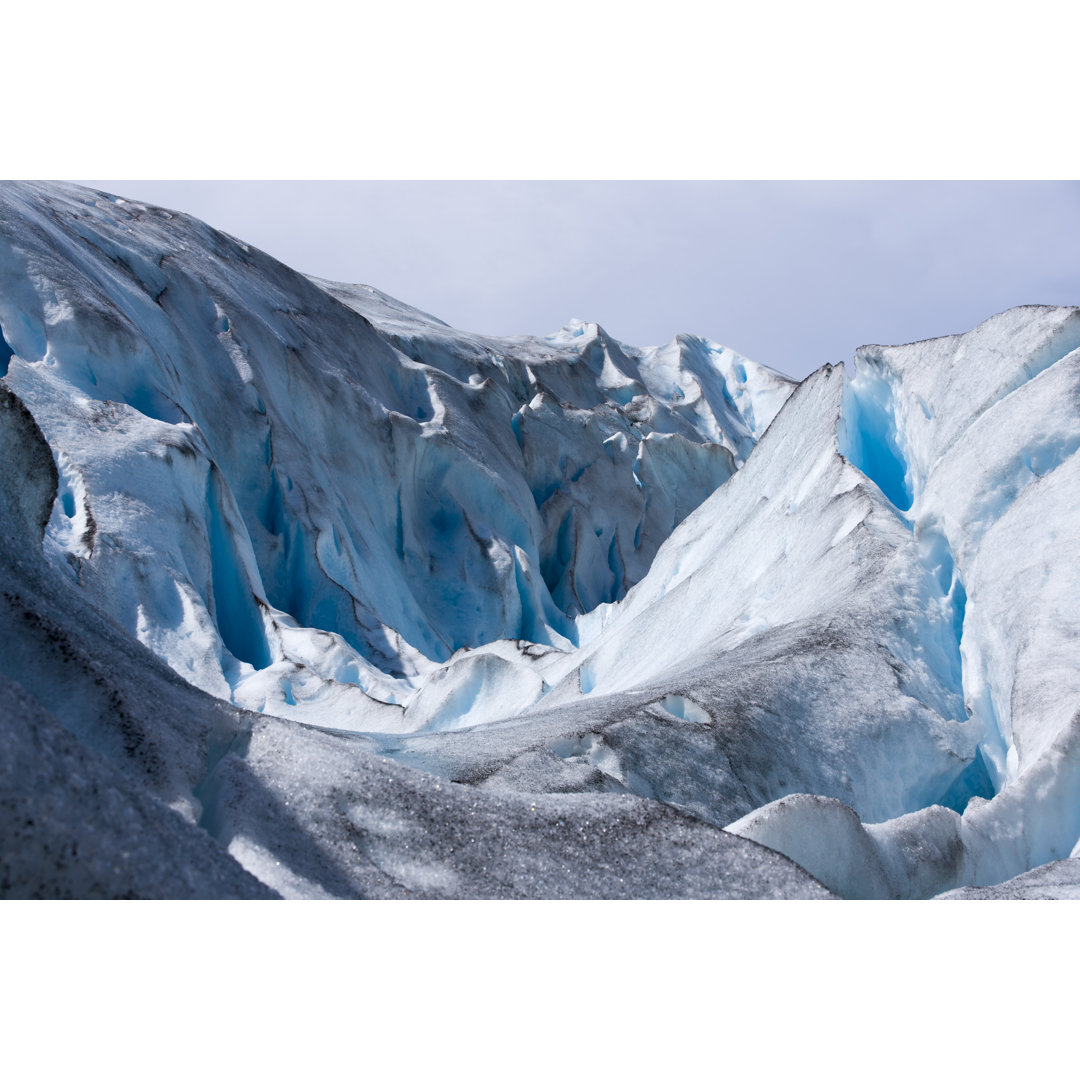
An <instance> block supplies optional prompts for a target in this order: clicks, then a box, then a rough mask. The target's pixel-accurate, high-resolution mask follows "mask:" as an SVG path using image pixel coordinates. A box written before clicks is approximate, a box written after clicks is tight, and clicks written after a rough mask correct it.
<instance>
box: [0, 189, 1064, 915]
mask: <svg viewBox="0 0 1080 1080" xmlns="http://www.w3.org/2000/svg"><path fill="white" fill-rule="evenodd" d="M0 331H2V339H0V375H2V378H0V462H2V466H3V468H2V473H0V534H2V541H3V548H2V556H0V702H2V704H0V747H2V750H3V753H2V755H0V772H2V780H0V896H9V897H34V896H40V897H119V896H132V897H260V896H261V897H273V896H275V895H277V896H282V897H286V898H292V897H343V898H345V897H350V898H361V897H371V898H377V897H394V898H403V897H423V898H439V897H445V898H464V897H495V898H511V897H597V898H609V897H610V898H614V897H791V898H816V897H820V898H829V897H831V896H839V897H844V898H907V899H916V898H930V897H937V896H947V897H970V896H980V897H981V896H999V895H1005V896H1024V895H1037V896H1076V895H1080V884H1077V882H1078V881H1080V874H1078V873H1077V872H1076V867H1077V865H1078V863H1077V862H1076V861H1075V860H1074V859H1073V858H1072V856H1073V855H1074V854H1076V855H1080V656H1078V650H1077V643H1078V642H1080V561H1078V560H1077V558H1076V555H1075V553H1076V551H1077V549H1078V544H1080V508H1078V507H1080V500H1078V499H1077V497H1076V496H1077V493H1080V458H1078V456H1077V454H1076V451H1077V449H1078V448H1080V309H1078V308H1053V307H1020V308H1014V309H1012V310H1010V311H1007V312H1004V313H1002V314H999V315H995V316H993V317H992V318H989V319H988V320H987V321H986V322H984V323H982V324H981V325H980V326H978V327H977V328H975V329H973V330H971V331H970V332H968V333H965V334H961V335H957V336H953V337H946V338H937V339H933V340H930V341H924V342H918V343H915V344H911V345H902V346H888V347H885V346H876V345H871V346H864V347H862V348H860V349H858V351H857V352H856V355H855V360H854V365H853V373H849V372H848V371H847V370H846V369H845V366H844V364H843V363H842V362H841V361H843V360H844V359H845V358H844V357H838V358H837V363H836V364H835V365H832V366H826V367H824V368H821V369H820V370H818V371H817V372H815V373H814V374H813V375H811V376H809V377H808V378H807V379H805V380H804V381H803V382H801V383H798V384H796V383H795V382H794V381H793V380H791V379H788V378H786V377H785V376H783V375H781V374H779V373H777V372H775V371H772V370H770V369H768V368H764V367H761V366H759V365H756V364H754V363H753V362H752V361H750V360H748V359H746V358H744V357H742V356H740V355H738V354H737V353H735V352H733V351H732V350H731V349H729V348H726V347H723V346H720V345H718V344H716V343H714V342H711V341H707V340H705V339H702V338H699V337H693V336H690V335H679V336H678V337H676V338H675V339H674V340H673V341H671V342H669V343H668V344H666V345H663V346H658V347H647V348H635V347H631V346H629V345H626V344H624V343H622V342H619V341H617V340H615V339H614V338H613V337H611V336H610V335H609V334H608V333H607V332H606V331H605V330H604V329H603V328H601V327H599V326H597V325H595V324H590V323H583V322H580V321H577V320H574V321H571V322H570V323H569V324H568V325H567V326H565V327H564V328H563V329H562V330H560V331H558V332H557V333H554V334H552V335H550V336H548V337H546V338H528V337H519V338H492V337H485V336H483V335H479V334H473V333H467V332H463V331H458V330H455V329H452V328H451V327H449V326H447V325H446V324H444V323H443V322H441V321H440V320H438V319H436V318H434V317H433V316H430V315H427V314H425V313H424V312H421V311H419V310H417V309H415V308H412V307H410V306H408V305H407V304H404V303H402V302H400V301H397V300H395V299H393V298H391V297H389V296H387V295H385V294H383V293H381V292H379V291H378V290H376V289H374V288H372V287H370V286H365V285H343V284H338V283H334V282H329V281H323V280H320V279H315V278H308V277H305V276H303V275H301V274H299V273H297V272H294V271H293V270H290V269H289V268H288V267H286V266H284V265H282V264H281V263H279V262H277V261H275V260H274V259H273V258H271V257H270V256H269V255H266V254H264V253H262V252H260V251H258V250H256V249H254V248H251V247H249V246H248V245H246V244H244V243H242V242H241V241H239V240H236V239H234V238H232V237H229V236H227V235H225V234H223V233H220V232H216V231H215V230H213V229H212V228H210V227H209V226H207V225H205V224H203V223H201V222H199V221H197V220H195V219H193V218H190V217H188V216H186V215H183V214H179V213H174V212H171V211H167V210H163V209H161V208H157V207H152V206H146V205H142V204H139V203H133V202H130V201H125V200H123V199H119V198H116V197H114V196H110V195H107V194H105V193H102V192H94V191H90V190H88V189H84V188H78V187H74V186H71V185H62V184H21V183H20V184H3V185H0Z"/></svg>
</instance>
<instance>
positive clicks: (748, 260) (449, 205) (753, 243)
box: [79, 180, 1080, 377]
mask: <svg viewBox="0 0 1080 1080" xmlns="http://www.w3.org/2000/svg"><path fill="white" fill-rule="evenodd" d="M79 182H80V183H86V184H89V185H90V186H93V187H98V188H102V189H104V190H107V191H110V192H113V193H116V194H120V195H124V196H128V197H131V198H136V199H140V200H143V201H147V202H152V203H157V204H159V205H163V206H166V207H168V208H171V209H177V210H183V211H186V212H188V213H191V214H194V215H195V216H197V217H200V218H202V219H204V220H205V221H207V222H209V223H210V224H211V225H214V226H216V227H217V228H220V229H224V230H225V231H226V232H229V233H232V234H233V235H235V236H237V237H239V238H240V239H242V240H245V241H247V242H248V243H251V244H254V245H256V246H257V247H260V248H262V249H263V250H264V251H267V252H269V253H270V254H271V255H273V256H275V257H276V258H278V259H280V260H281V261H282V262H285V263H287V264H288V265H290V266H292V267H294V268H295V269H297V270H301V271H303V272H305V273H310V274H315V275H318V276H320V277H326V278H332V279H335V280H340V281H351V282H364V283H366V284H369V285H374V286H375V287H376V288H379V289H381V290H383V291H384V292H388V293H390V294H392V295H394V296H396V297H398V298H400V299H402V300H405V301H407V302H408V303H410V304H413V305H415V306H416V307H420V308H423V309H425V310H427V311H429V312H431V313H432V314H434V315H437V316H439V318H441V319H443V320H445V321H446V322H448V323H450V324H451V325H453V326H456V327H459V328H461V329H464V330H475V331H480V332H484V333H490V334H521V333H525V334H538V335H542V334H547V333H551V332H553V331H555V330H557V329H558V328H559V327H560V326H562V325H563V324H564V323H565V322H566V321H567V320H569V319H570V318H572V317H577V318H582V319H586V320H589V321H592V322H599V323H600V324H601V325H603V326H604V327H605V329H607V330H608V332H609V333H611V334H612V335H613V336H614V337H615V338H617V339H619V340H622V341H625V342H629V343H631V344H635V345H655V344H659V343H661V342H664V341H667V340H670V339H671V338H672V337H673V336H674V335H675V334H676V333H680V332H688V333H694V334H701V335H703V336H705V337H708V338H711V339H712V340H714V341H717V342H720V343H721V344H724V345H728V346H730V347H732V348H734V349H736V350H738V351H739V352H741V353H743V354H744V355H746V356H748V357H749V358H751V359H752V360H756V361H758V362H760V363H764V364H768V365H770V366H772V367H775V368H778V369H779V370H781V371H784V372H786V373H788V374H790V375H794V376H798V377H802V376H805V375H807V374H808V373H809V372H811V371H813V370H814V369H815V368H817V367H819V366H820V365H821V364H823V363H826V362H831V363H837V362H840V361H845V360H850V358H851V356H852V353H853V352H854V350H855V348H856V347H857V346H859V345H862V344H867V343H877V344H895V343H900V342H906V341H915V340H918V339H920V338H926V337H933V336H936V335H939V334H948V333H956V332H961V331H964V330H968V329H970V328H971V327H973V326H975V325H976V324H977V323H979V322H981V321H982V320H983V319H985V318H987V317H988V316H990V315H993V314H994V313H995V312H998V311H1001V310H1004V309H1005V308H1008V307H1012V306H1014V305H1016V304H1031V303H1046V304H1077V303H1080V243H1078V240H1080V184H1078V183H1075V182H1047V183H1041V182H1005V181H990V182H979V183H969V182H962V181H951V182H926V183H923V182H880V181H879V182H874V181H866V182H827V181H822V182H798V181H773V182H761V183H757V182H743V181H719V182H707V181H688V182H675V181H658V182H637V181H617V182H606V181H582V182H578V181H552V182H535V183H533V182H523V181H516V182H495V181H492V182H466V181H461V182H435V181H411V182H389V181H371V182H368V181H362V182H353V181H328V182H307V181H254V182H247V181H222V182H217V181H156V180H151V181H123V180H93V181H79Z"/></svg>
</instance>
